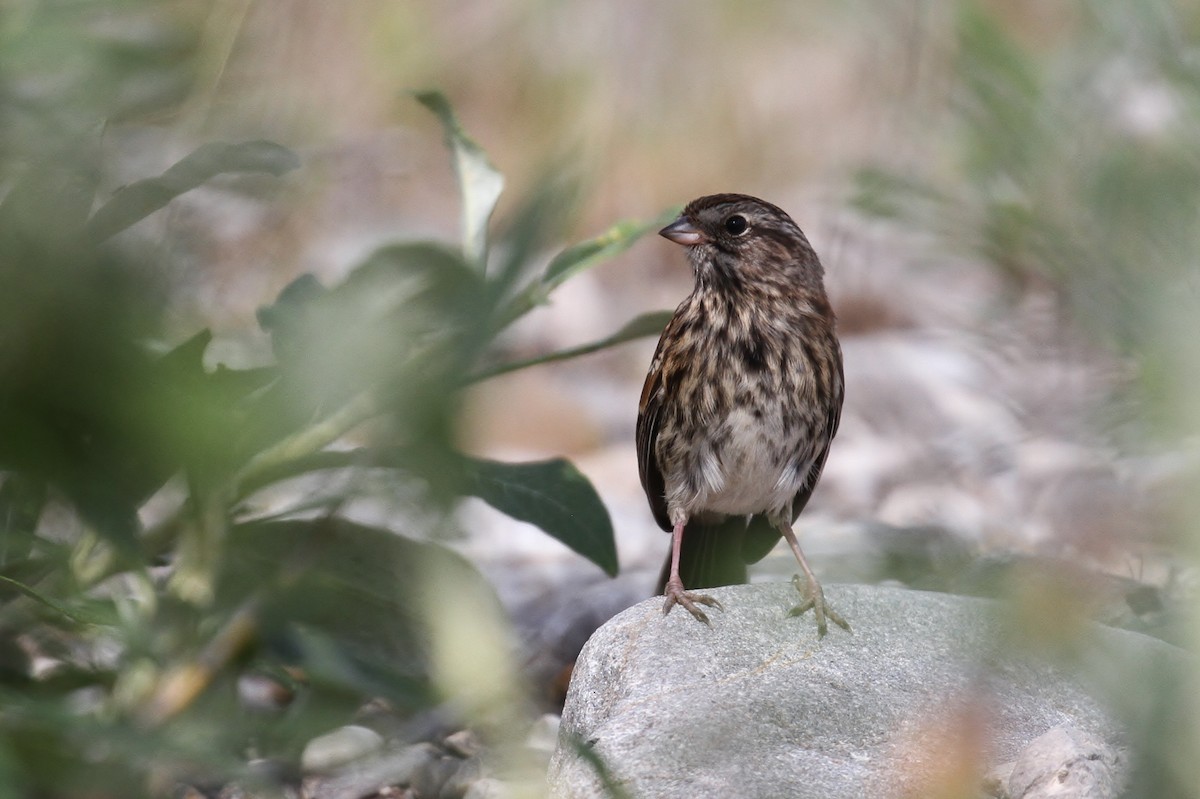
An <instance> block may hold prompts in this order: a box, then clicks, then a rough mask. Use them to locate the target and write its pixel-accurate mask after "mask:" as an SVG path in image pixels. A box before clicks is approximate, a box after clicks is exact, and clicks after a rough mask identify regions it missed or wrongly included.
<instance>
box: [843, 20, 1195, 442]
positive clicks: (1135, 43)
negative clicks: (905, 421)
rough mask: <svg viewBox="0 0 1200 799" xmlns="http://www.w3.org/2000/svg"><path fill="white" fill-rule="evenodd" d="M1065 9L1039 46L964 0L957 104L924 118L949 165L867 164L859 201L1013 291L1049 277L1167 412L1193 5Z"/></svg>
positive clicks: (1050, 286)
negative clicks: (928, 236)
mask: <svg viewBox="0 0 1200 799" xmlns="http://www.w3.org/2000/svg"><path fill="white" fill-rule="evenodd" d="M1073 9H1074V13H1075V15H1076V16H1075V18H1074V24H1073V26H1072V28H1071V30H1070V32H1069V33H1068V35H1066V36H1064V37H1063V41H1062V42H1061V43H1060V44H1058V45H1057V46H1055V47H1053V48H1049V49H1047V50H1041V51H1039V50H1035V49H1033V48H1032V47H1031V46H1029V45H1026V44H1022V43H1021V42H1020V41H1019V40H1018V39H1017V38H1016V37H1015V36H1014V34H1013V32H1012V30H1011V28H1010V27H1007V26H1006V25H1005V23H1004V22H1003V21H1002V20H1001V19H1000V18H999V17H998V16H997V15H995V14H994V13H992V12H990V11H988V10H985V6H984V5H983V4H980V3H976V2H965V3H961V4H959V5H958V19H957V30H956V41H955V44H954V49H953V52H954V56H953V57H952V62H951V64H950V66H951V68H952V74H953V75H954V76H955V77H954V83H953V85H952V88H951V104H952V111H953V113H952V114H951V115H950V118H949V119H950V122H949V123H948V125H947V128H948V129H943V130H940V131H937V130H931V131H930V134H931V135H943V136H945V140H946V142H947V147H948V149H949V150H950V151H951V152H953V153H954V155H955V156H956V158H955V159H954V162H953V164H954V165H953V168H950V169H941V170H935V169H933V168H930V167H931V166H932V165H928V164H926V165H922V166H921V167H919V168H917V169H914V170H910V171H907V172H898V171H896V170H893V169H888V168H882V167H878V168H877V167H872V168H867V169H864V170H863V171H862V172H861V173H860V175H859V180H858V187H859V192H858V197H857V202H858V205H859V206H860V207H861V208H863V209H866V210H867V211H869V212H871V213H874V214H878V215H883V216H887V217H892V218H896V219H900V220H903V221H905V222H908V223H911V224H914V225H916V226H917V227H919V228H921V229H924V230H929V231H932V232H934V233H936V234H937V235H938V236H939V238H940V241H941V242H942V243H943V244H945V245H948V246H949V247H951V248H953V249H954V250H956V251H958V252H963V253H967V254H970V255H972V256H981V257H982V258H984V259H985V260H986V262H987V263H989V264H991V265H992V267H994V269H995V271H996V273H997V275H999V276H1000V277H1001V278H1002V280H1003V282H1004V284H1005V285H1006V286H1007V288H1008V291H1009V296H1010V298H1011V299H1016V298H1019V297H1021V296H1023V295H1024V294H1025V293H1026V292H1028V291H1030V290H1049V291H1051V292H1052V293H1053V294H1054V295H1055V296H1056V297H1057V298H1058V300H1059V301H1060V303H1061V307H1062V308H1063V309H1064V310H1066V311H1067V312H1068V313H1069V314H1070V315H1071V316H1072V317H1073V318H1074V319H1075V320H1077V321H1080V322H1082V323H1083V324H1084V325H1085V326H1087V327H1088V328H1089V329H1090V330H1091V331H1092V332H1093V333H1094V334H1095V335H1096V336H1097V337H1099V338H1100V339H1101V340H1103V341H1105V342H1107V343H1108V344H1109V345H1111V346H1114V347H1115V348H1117V349H1118V350H1120V351H1122V352H1126V353H1133V354H1136V355H1137V356H1138V357H1139V359H1140V361H1141V367H1142V369H1143V374H1142V377H1143V378H1144V382H1143V385H1144V386H1145V387H1146V388H1147V389H1148V390H1147V392H1146V394H1147V398H1148V399H1149V400H1150V405H1151V410H1157V411H1163V410H1166V408H1164V407H1163V405H1164V403H1165V402H1167V401H1169V400H1168V398H1170V397H1174V396H1178V393H1177V391H1176V390H1175V389H1177V388H1181V387H1182V386H1181V385H1178V384H1177V385H1170V384H1171V383H1172V381H1173V380H1174V379H1175V377H1173V376H1172V375H1171V373H1170V372H1171V370H1172V369H1173V367H1172V366H1171V365H1169V360H1170V359H1169V358H1168V356H1167V354H1168V353H1170V352H1173V351H1174V350H1175V349H1177V347H1176V346H1175V342H1174V341H1173V340H1172V337H1173V336H1174V335H1175V332H1173V331H1171V330H1166V329H1164V328H1163V326H1162V325H1161V320H1162V315H1163V313H1164V310H1165V309H1167V308H1171V307H1174V306H1175V305H1176V304H1178V303H1179V302H1180V301H1183V302H1188V303H1190V304H1194V303H1195V301H1196V299H1197V297H1198V296H1200V294H1198V292H1200V286H1198V285H1197V275H1198V270H1197V264H1196V253H1197V252H1200V224H1197V221H1198V219H1200V124H1197V121H1198V120H1200V61H1197V59H1196V49H1197V36H1196V34H1197V31H1196V30H1195V29H1194V22H1195V20H1194V19H1193V20H1188V19H1186V18H1185V17H1183V16H1181V15H1180V14H1177V13H1175V10H1174V9H1173V7H1172V5H1171V4H1170V3H1166V2H1153V3H1139V2H1114V3H1102V4H1079V5H1077V6H1074V7H1073ZM1189 25H1192V26H1193V27H1191V28H1189ZM1160 421H1163V420H1162V418H1161V414H1160ZM1160 432H1161V430H1160ZM1167 432H1169V433H1172V434H1173V431H1171V430H1168V431H1167Z"/></svg>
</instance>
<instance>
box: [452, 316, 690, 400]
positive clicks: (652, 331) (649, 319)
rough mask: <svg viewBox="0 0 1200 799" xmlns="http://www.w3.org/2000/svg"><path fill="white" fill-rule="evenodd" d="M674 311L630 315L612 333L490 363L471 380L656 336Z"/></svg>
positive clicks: (474, 380) (477, 380)
mask: <svg viewBox="0 0 1200 799" xmlns="http://www.w3.org/2000/svg"><path fill="white" fill-rule="evenodd" d="M674 313H675V312H674V311H649V312H647V313H644V314H641V315H640V316H636V317H634V318H633V319H630V320H629V321H628V322H626V323H625V325H624V326H623V327H622V328H621V329H620V330H618V331H617V332H616V333H613V334H612V335H611V336H605V337H604V338H602V339H600V340H598V341H593V342H591V343H590V344H582V345H580V346H578V347H570V348H568V349H565V350H559V351H558V352H552V353H550V354H548V355H539V356H537V357H534V358H527V359H525V360H522V361H511V362H509V363H503V364H500V365H498V366H493V367H490V368H487V369H483V370H480V371H479V372H476V373H475V374H474V375H472V376H471V378H470V379H471V382H473V383H474V382H479V381H481V380H487V379H488V378H491V377H496V376H497V375H502V374H507V373H509V372H515V371H517V370H518V369H525V368H527V367H530V366H537V365H539V364H543V363H553V362H554V361H565V360H568V359H571V358H578V357H579V356H581V355H588V354H590V353H593V352H597V351H599V350H603V349H607V348H608V347H614V346H616V345H617V344H624V343H625V342H626V341H634V340H635V339H639V338H645V337H647V336H657V335H658V334H659V333H662V331H663V328H664V327H666V326H667V322H669V321H671V316H672V315H674Z"/></svg>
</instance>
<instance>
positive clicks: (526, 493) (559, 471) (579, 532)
mask: <svg viewBox="0 0 1200 799" xmlns="http://www.w3.org/2000/svg"><path fill="white" fill-rule="evenodd" d="M464 493H467V494H470V495H472V496H476V497H479V498H480V499H482V500H483V501H484V502H486V503H488V504H489V505H491V506H492V507H493V508H495V509H496V510H498V511H501V512H502V513H506V514H508V515H509V516H511V517H513V518H514V519H518V520H520V521H523V522H529V523H530V524H535V525H537V526H538V527H540V528H542V530H544V531H545V532H547V533H548V534H550V535H551V536H553V537H554V538H557V539H558V540H559V541H561V542H562V543H564V544H566V545H567V546H568V547H570V548H571V549H573V550H575V551H576V552H578V553H579V554H580V555H583V556H584V557H585V558H587V559H588V560H590V561H592V562H593V563H595V564H596V565H597V566H599V567H600V568H601V569H603V570H604V572H605V574H608V575H609V576H615V575H616V573H617V545H616V542H615V541H614V539H613V530H612V522H611V520H610V519H609V516H608V509H607V508H605V507H604V503H603V502H601V501H600V496H599V495H598V494H597V493H596V489H595V488H593V487H592V484H591V483H590V482H589V481H588V479H587V478H586V477H584V476H583V475H582V474H581V473H580V472H579V470H577V469H576V468H575V467H574V466H573V465H572V464H571V463H570V462H569V461H566V460H563V459H562V458H555V459H553V460H548V461H536V462H532V463H501V462H498V461H490V460H480V459H474V458H472V459H469V460H468V461H467V463H466V468H465V480H464Z"/></svg>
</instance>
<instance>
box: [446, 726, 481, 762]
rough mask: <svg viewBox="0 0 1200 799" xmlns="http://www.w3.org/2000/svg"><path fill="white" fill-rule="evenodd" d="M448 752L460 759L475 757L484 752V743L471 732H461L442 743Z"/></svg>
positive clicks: (448, 737)
mask: <svg viewBox="0 0 1200 799" xmlns="http://www.w3.org/2000/svg"><path fill="white" fill-rule="evenodd" d="M442 745H443V746H445V747H446V751H448V752H450V753H451V754H454V755H458V756H459V757H474V756H475V755H477V754H479V753H480V752H482V751H483V742H482V741H480V740H479V736H478V735H476V734H475V733H474V732H472V731H471V730H459V731H458V732H456V733H453V734H451V735H447V736H446V739H445V740H444V741H442Z"/></svg>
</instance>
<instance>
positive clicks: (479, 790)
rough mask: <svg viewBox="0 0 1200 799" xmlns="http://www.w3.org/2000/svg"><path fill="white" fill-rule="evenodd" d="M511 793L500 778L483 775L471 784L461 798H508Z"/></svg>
mask: <svg viewBox="0 0 1200 799" xmlns="http://www.w3.org/2000/svg"><path fill="white" fill-rule="evenodd" d="M512 795H513V792H512V790H510V789H509V787H508V786H507V785H505V784H504V783H503V782H501V781H500V780H497V779H493V778H492V777H484V778H483V779H481V780H479V781H478V782H476V783H475V784H473V785H472V786H471V788H470V790H468V791H467V793H466V795H465V796H464V797H463V799H510V797H511V796H512Z"/></svg>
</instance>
